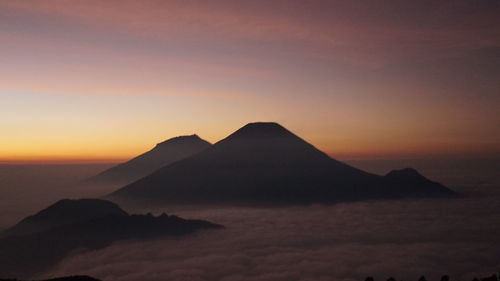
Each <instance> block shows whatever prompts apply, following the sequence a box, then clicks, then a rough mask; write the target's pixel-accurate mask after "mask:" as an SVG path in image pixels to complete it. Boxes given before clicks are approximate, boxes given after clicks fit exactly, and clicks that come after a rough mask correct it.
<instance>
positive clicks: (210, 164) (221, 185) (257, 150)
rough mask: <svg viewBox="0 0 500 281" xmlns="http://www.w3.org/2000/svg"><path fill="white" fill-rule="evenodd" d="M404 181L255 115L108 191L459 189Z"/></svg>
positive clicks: (322, 196)
mask: <svg viewBox="0 0 500 281" xmlns="http://www.w3.org/2000/svg"><path fill="white" fill-rule="evenodd" d="M403 176H404V175H403ZM404 178H405V179H407V177H404ZM399 182H400V181H396V180H394V178H393V177H392V176H389V177H383V176H379V175H375V174H370V173H368V172H365V171H362V170H359V169H357V168H354V167H351V166H349V165H347V164H344V163H342V162H340V161H337V160H335V159H333V158H331V157H330V156H328V155H327V154H325V153H324V152H322V151H320V150H318V149H317V148H315V147H314V146H313V145H312V144H310V143H308V142H306V141H304V140H303V139H301V138H300V137H298V136H296V135H295V134H293V133H292V132H290V131H289V130H287V129H285V128H284V127H283V126H281V125H279V124H277V123H274V122H256V123H249V124H247V125H245V126H243V127H242V128H240V129H238V130H236V131H235V132H233V133H232V134H230V135H229V136H228V137H226V138H224V139H223V140H220V141H219V142H217V143H215V144H214V145H212V146H211V147H210V148H207V149H206V150H204V151H202V152H200V153H198V154H196V155H193V156H191V157H187V158H185V159H183V160H180V161H177V162H175V163H172V164H170V165H167V166H165V167H163V168H161V169H159V170H157V171H155V172H154V173H152V174H150V175H148V176H146V177H144V178H142V179H140V180H138V181H136V182H134V183H132V184H129V185H126V186H124V187H122V188H121V189H118V190H117V191H115V192H113V193H111V194H110V195H108V197H107V198H110V199H114V200H120V199H127V200H136V199H144V200H148V201H163V202H176V203H200V202H205V203H206V202H211V203H226V202H233V203H235V202H275V203H278V202H280V203H281V202H288V203H331V202H338V201H350V200H364V199H390V198H400V197H406V196H409V197H426V196H441V195H442V196H446V195H451V194H453V192H452V191H451V190H449V189H447V188H446V187H444V186H442V185H440V184H438V183H434V182H431V181H419V182H412V181H411V180H407V181H405V182H404V185H405V186H404V187H401V188H398V187H397V184H398V183H399ZM431 183H432V184H431ZM429 190H431V191H432V192H428V191H429ZM427 192H428V193H427Z"/></svg>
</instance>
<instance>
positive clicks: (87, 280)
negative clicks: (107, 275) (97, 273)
mask: <svg viewBox="0 0 500 281" xmlns="http://www.w3.org/2000/svg"><path fill="white" fill-rule="evenodd" d="M0 281H23V280H19V279H0ZM31 281H36V280H31ZM38 281H101V280H99V279H95V278H92V277H90V276H85V275H78V276H67V277H58V278H51V279H45V280H38Z"/></svg>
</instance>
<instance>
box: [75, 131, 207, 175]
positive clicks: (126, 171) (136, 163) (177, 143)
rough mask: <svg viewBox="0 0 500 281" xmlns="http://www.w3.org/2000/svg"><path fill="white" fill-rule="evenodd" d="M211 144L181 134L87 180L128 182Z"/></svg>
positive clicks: (193, 136) (196, 136)
mask: <svg viewBox="0 0 500 281" xmlns="http://www.w3.org/2000/svg"><path fill="white" fill-rule="evenodd" d="M210 146H211V144H210V143H209V142H207V141H205V140H203V139H201V138H200V137H199V136H198V135H190V136H179V137H175V138H171V139H169V140H166V141H164V142H161V143H159V144H157V145H156V146H155V147H154V148H153V149H151V150H150V151H148V152H146V153H143V154H141V155H139V156H137V157H135V158H133V159H131V160H129V161H127V162H125V163H121V164H119V165H117V166H114V167H112V168H110V169H108V170H106V171H104V172H102V173H100V174H98V175H96V176H94V177H91V178H89V179H87V180H86V181H85V183H89V184H128V183H131V182H133V181H135V180H137V179H140V178H142V177H144V176H147V175H149V174H150V173H152V172H154V171H155V170H157V169H159V168H161V167H163V166H165V165H168V164H170V163H173V162H175V161H178V160H180V159H184V158H186V157H189V156H191V155H193V154H196V153H198V152H200V151H202V150H204V149H206V148H208V147H210Z"/></svg>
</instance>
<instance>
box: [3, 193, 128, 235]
mask: <svg viewBox="0 0 500 281" xmlns="http://www.w3.org/2000/svg"><path fill="white" fill-rule="evenodd" d="M111 215H112V216H127V215H128V214H127V213H126V212H125V211H123V210H122V209H121V208H120V207H119V206H118V205H116V204H115V203H113V202H110V201H105V200H100V199H78V200H70V199H63V200H60V201H58V202H56V203H55V204H53V205H51V206H49V207H48V208H46V209H43V210H41V211H40V212H38V213H36V214H34V215H32V216H29V217H26V218H24V219H23V220H21V221H20V222H19V223H17V224H16V225H14V226H13V227H11V228H9V229H7V230H5V231H4V232H3V233H2V236H6V235H23V234H31V233H35V232H41V231H45V230H48V229H50V228H53V227H56V226H61V225H65V224H71V223H75V222H79V221H85V220H89V219H94V218H99V217H106V216H111Z"/></svg>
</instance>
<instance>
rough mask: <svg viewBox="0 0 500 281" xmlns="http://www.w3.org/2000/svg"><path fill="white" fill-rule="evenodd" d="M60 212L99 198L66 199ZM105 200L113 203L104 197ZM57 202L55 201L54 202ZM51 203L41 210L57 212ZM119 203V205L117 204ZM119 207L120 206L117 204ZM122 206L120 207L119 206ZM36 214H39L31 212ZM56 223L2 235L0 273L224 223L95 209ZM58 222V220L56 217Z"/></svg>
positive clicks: (23, 272) (19, 273) (26, 272)
mask: <svg viewBox="0 0 500 281" xmlns="http://www.w3.org/2000/svg"><path fill="white" fill-rule="evenodd" d="M63 201H64V204H62V205H61V204H59V205H58V204H57V203H56V204H55V205H58V207H57V208H56V209H57V212H59V213H64V212H66V211H67V212H73V213H74V212H75V211H74V210H75V209H78V208H81V211H80V212H79V213H83V212H84V210H90V209H91V207H94V206H96V202H93V201H89V200H85V201H80V200H63ZM96 201H100V203H101V205H103V204H106V203H108V204H112V205H113V206H116V205H115V204H113V203H110V202H106V201H104V200H96ZM53 206H54V205H53ZM53 206H51V207H49V208H48V209H46V210H43V211H41V212H39V213H38V214H47V213H54V212H55V211H54V207H53ZM116 207H118V206H116ZM118 209H119V207H118ZM120 210H121V209H120ZM32 217H37V215H35V216H32ZM73 218H74V220H73V221H71V220H69V219H67V220H64V223H59V224H53V226H52V227H50V228H48V229H44V230H41V231H38V232H32V233H23V234H9V235H6V236H5V237H3V238H0V253H1V254H0V265H1V266H0V276H3V277H14V276H15V277H17V278H19V277H22V278H26V277H31V276H32V275H33V274H35V273H40V272H44V271H45V270H47V269H49V268H50V267H52V266H53V265H55V264H56V263H57V262H59V261H60V260H62V259H63V258H65V257H66V256H68V255H69V254H70V253H71V252H73V251H75V250H77V249H78V250H80V251H81V250H94V249H100V248H104V247H107V246H109V245H110V244H111V243H113V242H115V241H120V240H127V239H154V238H158V237H162V236H184V235H187V234H190V233H193V232H195V231H197V230H201V229H217V228H221V227H222V226H220V225H217V224H213V223H210V222H207V221H202V220H187V219H183V218H180V217H177V216H168V215H166V214H162V215H160V216H153V215H150V214H148V215H129V214H127V213H125V212H124V211H121V212H117V213H109V212H106V213H100V214H98V213H97V212H95V213H94V216H92V217H90V216H88V217H87V218H82V217H79V216H73ZM57 221H58V222H59V220H57Z"/></svg>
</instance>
